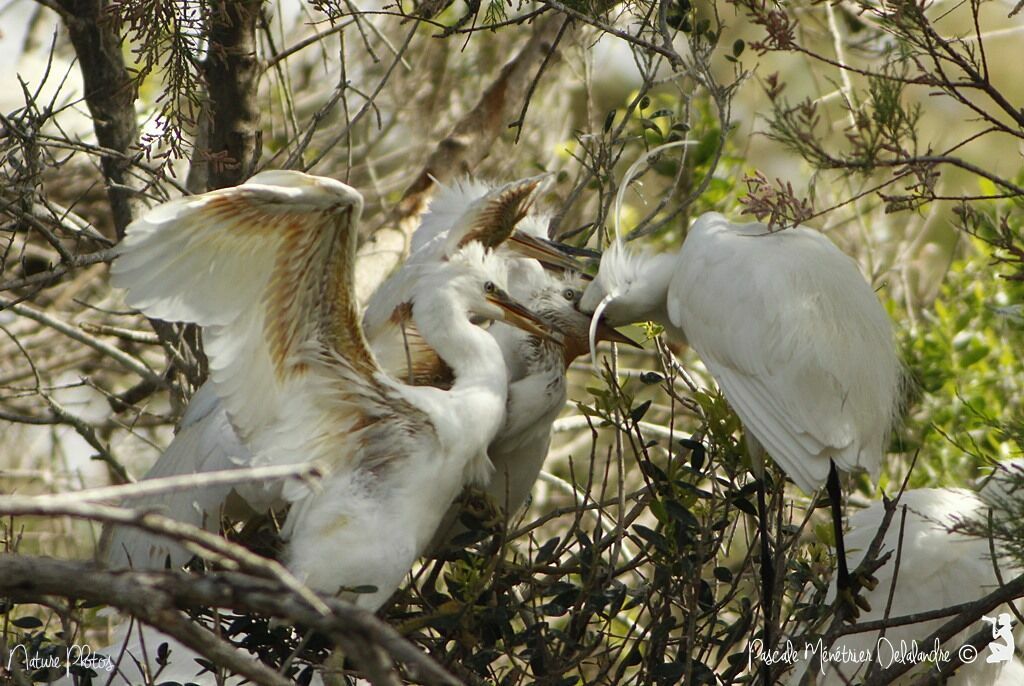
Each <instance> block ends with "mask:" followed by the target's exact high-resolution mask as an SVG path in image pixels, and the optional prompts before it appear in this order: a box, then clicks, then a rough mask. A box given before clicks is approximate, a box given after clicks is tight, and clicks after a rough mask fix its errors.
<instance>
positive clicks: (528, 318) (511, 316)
mask: <svg viewBox="0 0 1024 686" xmlns="http://www.w3.org/2000/svg"><path fill="white" fill-rule="evenodd" d="M486 297H487V300H488V302H491V303H493V304H494V305H497V306H498V307H500V308H501V309H502V310H503V311H504V312H505V322H507V323H508V324H511V325H512V326H515V327H516V328H519V329H522V330H523V331H526V332H527V333H531V334H533V335H535V336H540V337H541V338H546V339H548V340H549V341H551V342H552V343H557V344H559V345H561V344H562V337H561V336H560V335H559V334H558V333H557V332H555V331H552V330H551V328H550V327H549V326H548V325H547V324H546V323H545V322H544V320H543V319H541V318H540V317H538V316H537V315H536V314H534V313H533V311H532V310H530V309H528V308H527V307H525V306H523V305H522V304H520V303H519V302H518V301H517V300H514V299H513V298H512V296H510V295H509V294H508V293H506V292H505V291H503V290H501V289H500V288H496V289H495V290H493V291H492V292H490V293H488V294H487V296H486Z"/></svg>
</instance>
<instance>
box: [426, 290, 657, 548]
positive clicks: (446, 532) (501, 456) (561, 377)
mask: <svg viewBox="0 0 1024 686" xmlns="http://www.w3.org/2000/svg"><path fill="white" fill-rule="evenodd" d="M583 284H584V282H583V281H582V280H581V279H580V278H579V277H578V276H576V275H572V274H569V275H565V276H556V275H554V274H550V273H547V272H544V271H539V273H536V274H533V275H532V277H531V278H528V279H525V280H523V281H519V282H513V281H512V280H511V278H510V291H511V292H512V293H513V294H514V297H515V298H516V299H517V300H519V301H521V302H524V303H525V304H526V305H527V306H528V307H529V308H530V310H531V311H532V312H535V313H536V314H537V315H538V316H539V317H540V318H541V319H543V320H544V321H545V322H547V323H548V324H549V325H551V327H552V328H553V329H555V330H557V331H558V332H559V334H560V340H559V341H551V340H549V339H546V338H544V337H540V336H536V335H533V334H530V333H528V332H525V331H523V330H522V329H517V328H515V327H510V326H508V325H506V324H503V323H501V322H496V323H495V324H493V325H492V326H491V328H490V331H491V334H492V335H493V336H494V337H495V339H497V341H498V345H499V346H501V350H502V354H503V356H504V358H505V364H506V365H507V367H508V372H509V389H508V406H507V408H508V409H507V412H506V415H505V423H504V425H503V426H502V428H501V430H500V431H498V434H497V435H496V436H495V437H494V439H493V440H492V441H491V444H490V445H489V446H488V448H487V455H488V456H489V457H490V459H491V463H492V464H493V466H494V477H493V478H492V479H491V480H490V481H489V482H488V484H487V486H486V488H485V489H484V491H485V492H486V493H487V495H488V496H489V497H490V498H491V500H492V501H493V502H494V503H495V504H497V505H499V506H500V507H501V508H502V511H503V512H504V513H505V515H506V516H507V517H510V516H512V514H513V513H515V512H516V511H517V510H518V509H519V508H520V507H521V506H522V504H523V503H524V502H526V499H527V497H528V496H529V495H530V490H531V489H532V488H533V484H534V482H535V481H536V480H537V477H538V476H539V475H540V471H541V468H542V467H543V465H544V459H545V458H546V457H547V454H548V448H549V447H550V445H551V430H552V425H553V424H554V422H555V419H557V418H558V415H559V414H560V413H561V411H562V409H563V408H564V407H565V401H566V397H567V395H568V385H567V383H566V378H565V375H566V371H567V369H568V367H569V365H570V364H571V363H572V361H573V360H575V359H576V358H577V357H579V356H580V355H583V354H585V353H586V352H587V351H588V331H589V328H590V317H588V316H585V315H583V314H582V313H580V312H579V310H578V309H577V305H578V303H579V299H580V297H582V295H583ZM597 338H598V340H607V341H613V342H618V343H625V344H626V345H632V346H636V347H639V346H637V344H636V343H635V342H634V341H632V340H631V339H629V338H628V337H626V336H624V335H623V334H621V333H619V332H618V331H616V330H615V329H612V328H610V327H608V326H606V325H600V326H599V327H598V331H597ZM457 515H458V507H453V508H452V509H451V510H450V511H449V514H448V516H447V517H446V518H445V521H444V523H442V525H441V526H440V528H439V529H438V535H437V536H436V537H435V540H434V545H432V546H431V548H432V549H435V550H436V549H437V548H438V546H440V545H442V544H444V543H446V542H447V541H449V540H450V539H451V538H452V537H453V536H454V535H456V534H458V533H459V532H460V531H461V530H462V529H461V528H460V527H459V526H458V525H457V524H456V517H457Z"/></svg>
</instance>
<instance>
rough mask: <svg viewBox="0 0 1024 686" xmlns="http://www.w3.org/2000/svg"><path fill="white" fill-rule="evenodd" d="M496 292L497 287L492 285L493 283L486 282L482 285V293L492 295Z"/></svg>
mask: <svg viewBox="0 0 1024 686" xmlns="http://www.w3.org/2000/svg"><path fill="white" fill-rule="evenodd" d="M496 290H498V287H497V286H495V285H494V282H493V281H488V282H487V283H485V284H484V293H493V292H494V291H496Z"/></svg>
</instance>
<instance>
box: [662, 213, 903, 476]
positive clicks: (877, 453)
mask: <svg viewBox="0 0 1024 686" xmlns="http://www.w3.org/2000/svg"><path fill="white" fill-rule="evenodd" d="M667 308H668V315H669V318H670V319H671V322H672V324H674V325H675V326H677V327H680V328H682V329H683V331H685V332H686V336H687V338H688V340H689V342H690V344H691V345H692V346H693V348H694V349H695V350H696V351H697V353H698V354H699V355H700V357H701V359H702V360H703V361H704V363H705V365H706V366H707V368H708V371H710V372H711V374H712V375H713V376H714V377H715V379H716V380H717V381H718V383H719V386H720V387H721V389H722V392H723V393H724V394H725V397H726V398H727V399H728V400H729V402H730V404H732V406H733V407H734V408H735V410H736V412H737V414H738V415H739V417H740V419H741V420H742V421H743V423H744V425H745V426H747V427H748V429H749V430H750V431H751V432H752V434H753V435H754V437H755V438H757V439H758V440H759V441H760V442H761V443H762V444H763V445H764V446H765V448H766V449H767V450H768V452H769V453H770V454H771V456H772V457H773V458H774V459H775V460H776V462H778V464H779V465H780V466H781V467H782V469H783V470H784V471H785V472H786V474H788V475H789V476H790V477H791V478H792V479H793V480H794V481H795V482H796V484H797V485H798V486H799V487H800V488H801V489H803V490H804V491H806V492H810V491H813V490H814V489H815V488H818V487H819V486H820V485H821V484H822V483H823V482H824V481H825V480H826V477H827V476H828V470H829V459H830V458H831V459H833V460H835V461H836V464H837V465H838V466H839V467H840V468H843V469H847V470H849V469H854V468H858V467H859V468H863V469H866V470H868V471H869V472H870V473H872V474H876V473H877V471H878V468H879V466H880V464H881V457H882V454H883V452H884V449H885V441H886V440H887V437H888V431H889V427H890V425H891V422H892V416H893V414H894V413H895V412H896V407H894V399H895V398H897V397H898V393H897V392H896V389H898V387H899V384H900V378H901V372H900V365H899V361H898V358H897V356H896V352H895V345H894V343H893V338H892V326H891V323H890V321H889V317H888V315H887V314H886V312H885V310H884V309H883V308H882V306H881V304H880V303H879V302H878V299H877V297H876V296H875V294H874V292H873V291H872V290H871V287H870V286H869V285H868V283H867V282H866V281H865V280H864V277H863V276H862V275H861V273H860V271H859V270H858V268H857V266H856V264H855V263H854V262H853V260H851V259H850V258H849V257H848V256H846V255H845V254H843V253H842V252H841V251H840V250H839V249H838V248H836V247H835V245H833V244H832V242H831V241H829V240H828V239H827V238H826V237H825V236H823V235H822V234H820V233H818V232H816V231H813V230H812V229H808V228H803V227H799V228H794V229H788V230H784V231H781V232H777V233H773V234H767V228H766V227H765V226H764V225H762V224H746V225H735V224H731V223H730V222H728V221H727V220H726V219H725V218H724V217H722V216H721V215H718V214H706V215H703V216H702V217H701V218H699V219H698V220H697V221H696V222H695V223H694V225H693V227H692V228H691V229H690V233H689V234H688V236H687V238H686V241H685V243H684V244H683V248H682V250H681V251H680V257H679V262H678V265H677V271H676V275H675V277H673V279H672V281H671V284H670V286H669V291H668V302H667Z"/></svg>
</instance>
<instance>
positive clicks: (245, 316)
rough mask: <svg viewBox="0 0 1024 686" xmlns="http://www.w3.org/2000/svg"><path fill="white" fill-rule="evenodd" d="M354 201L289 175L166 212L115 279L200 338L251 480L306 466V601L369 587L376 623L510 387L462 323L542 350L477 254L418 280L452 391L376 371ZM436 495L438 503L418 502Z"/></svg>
mask: <svg viewBox="0 0 1024 686" xmlns="http://www.w3.org/2000/svg"><path fill="white" fill-rule="evenodd" d="M361 209H362V198H361V197H360V196H359V194H358V193H357V192H356V191H355V190H353V189H352V188H349V187H348V186H346V185H344V184H342V183H340V182H337V181H334V180H332V179H326V178H322V177H313V176H308V175H306V174H302V173H299V172H285V171H274V172H264V173H262V174H258V175H257V176H255V177H253V178H252V179H250V180H249V181H248V182H246V183H245V184H243V185H241V186H238V187H236V188H231V189H226V190H220V191H213V192H210V193H206V194H204V195H201V196H196V197H191V198H182V199H179V200H174V201H171V202H168V203H165V204H163V205H161V206H159V207H157V208H154V209H153V210H151V211H150V212H148V213H147V214H146V215H145V216H144V217H143V218H142V219H140V220H138V221H136V222H134V223H133V224H132V225H131V226H130V227H129V229H128V232H127V235H126V238H125V240H124V241H123V242H122V244H121V246H122V247H121V254H120V255H119V257H118V258H117V260H116V261H115V263H114V266H113V268H112V276H113V283H114V285H116V286H120V287H123V288H126V289H127V290H128V296H127V302H128V303H129V304H130V305H132V306H135V307H137V308H139V309H141V310H142V311H143V312H145V313H146V314H148V315H149V316H152V317H157V318H161V319H166V320H171V321H187V322H193V323H196V324H199V325H200V326H202V327H203V340H204V345H205V348H206V352H207V355H208V357H209V360H210V383H212V385H213V388H214V390H215V392H216V394H217V396H218V398H219V400H220V402H221V403H222V404H223V406H224V408H225V410H226V412H227V416H228V418H229V420H230V423H231V426H232V428H233V429H234V430H235V432H236V433H237V436H238V437H239V439H240V440H241V442H242V443H243V444H244V445H245V446H246V447H247V448H248V449H249V451H250V452H251V454H252V463H253V464H277V463H290V462H295V461H299V460H303V461H305V460H312V461H316V462H317V463H319V464H321V465H322V466H323V468H324V470H325V472H326V474H327V476H326V477H325V479H324V481H323V482H322V484H321V488H320V489H317V490H316V491H313V490H311V489H310V488H308V487H306V486H297V487H286V488H285V489H284V490H283V492H282V493H281V495H282V496H283V497H284V499H285V500H287V501H289V502H291V509H290V511H289V514H288V517H287V519H286V521H285V523H284V527H283V530H282V534H283V536H284V538H285V539H286V541H287V550H286V552H285V558H286V563H287V564H288V566H289V567H290V568H291V570H292V571H293V572H294V573H296V575H297V576H299V577H300V578H302V579H304V580H305V581H306V583H307V584H308V585H309V586H310V587H312V588H314V589H317V590H321V591H325V592H329V593H335V592H338V591H339V590H344V589H351V588H353V587H357V586H372V587H374V588H375V590H374V591H373V592H371V593H361V594H355V597H354V601H355V602H356V603H357V604H359V605H361V606H363V607H366V608H369V609H376V608H377V607H379V606H380V604H381V603H383V601H384V600H386V599H387V597H388V596H389V595H390V594H391V593H392V592H393V591H394V590H395V589H396V588H397V587H398V585H399V584H400V582H401V580H402V578H403V576H404V575H405V573H406V572H407V571H408V569H409V568H410V567H411V566H412V563H413V561H414V560H415V559H416V557H418V556H419V555H420V554H421V553H422V552H423V549H424V547H425V546H426V544H427V543H428V542H429V540H430V537H431V536H432V535H433V533H434V530H435V529H436V527H437V524H438V523H439V521H440V519H441V517H442V515H443V514H444V512H445V510H446V509H447V507H448V505H449V504H450V503H451V501H452V500H454V498H455V496H456V495H457V494H458V492H459V490H460V489H461V488H462V485H463V481H464V478H465V474H466V473H477V474H478V473H484V472H486V471H487V467H486V462H487V458H486V454H485V449H486V446H487V444H488V443H489V442H490V440H491V438H493V436H494V434H495V433H496V432H497V430H498V429H499V428H500V426H501V422H502V419H503V417H504V412H505V400H506V391H507V374H506V371H505V365H504V362H503V361H502V358H501V353H500V349H499V348H498V345H497V343H496V342H495V341H494V339H493V338H492V337H491V336H490V335H489V334H488V333H487V332H486V331H484V330H482V329H480V328H479V327H477V326H474V325H473V324H472V323H471V322H470V317H471V316H478V317H482V318H484V319H499V320H505V321H509V322H515V323H517V324H519V325H521V326H524V327H526V328H528V329H530V330H531V331H533V332H534V333H538V334H541V335H546V330H545V329H543V328H541V327H540V326H538V322H539V320H538V319H537V318H536V316H535V315H533V314H532V313H530V312H529V311H528V310H526V309H525V308H523V307H522V306H520V305H518V304H517V303H515V302H514V301H513V300H512V299H511V298H510V297H509V296H508V295H507V294H506V293H505V292H504V290H502V288H501V287H500V286H499V284H500V283H501V279H500V273H501V265H500V263H498V262H497V261H495V260H494V259H493V258H492V257H490V256H488V255H487V254H485V251H484V250H483V248H482V247H481V246H480V245H479V244H477V243H471V244H469V245H467V246H466V247H464V248H463V249H461V250H460V251H458V252H457V253H456V254H454V255H452V256H451V258H450V259H449V260H448V261H446V262H444V263H440V264H437V265H435V266H434V267H433V269H432V270H429V271H428V272H425V273H424V274H423V281H422V288H420V289H418V290H417V292H416V293H415V294H414V297H413V299H412V301H411V312H412V315H411V316H412V318H413V320H414V321H415V323H416V325H417V327H418V328H419V330H420V332H421V334H422V335H423V337H424V339H425V340H427V341H428V342H429V343H430V345H431V347H432V348H433V349H434V350H435V351H436V352H437V354H438V355H439V356H440V357H441V359H443V360H444V361H445V363H446V364H447V365H448V366H449V367H450V368H451V369H452V370H453V372H454V375H455V380H454V383H453V385H452V387H451V389H450V390H449V391H442V390H439V389H436V388H431V387H413V386H408V385H404V384H402V383H401V382H399V381H396V380H395V379H393V378H391V377H389V376H388V375H387V374H385V373H383V372H382V370H381V369H380V368H379V366H378V364H377V361H376V359H375V358H374V356H373V354H372V352H371V351H370V349H369V347H368V345H367V343H366V341H365V339H364V336H363V333H362V328H361V326H360V322H359V314H358V312H357V310H356V305H355V302H354V299H353V297H352V267H353V261H354V255H355V244H356V223H357V222H358V218H359V214H360V211H361ZM424 483H430V485H431V488H429V489H427V488H423V484H424Z"/></svg>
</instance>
